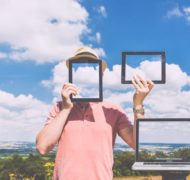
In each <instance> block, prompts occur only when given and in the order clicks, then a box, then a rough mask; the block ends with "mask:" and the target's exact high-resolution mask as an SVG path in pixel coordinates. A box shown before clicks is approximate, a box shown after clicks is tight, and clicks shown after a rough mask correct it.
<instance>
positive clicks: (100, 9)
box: [97, 5, 107, 17]
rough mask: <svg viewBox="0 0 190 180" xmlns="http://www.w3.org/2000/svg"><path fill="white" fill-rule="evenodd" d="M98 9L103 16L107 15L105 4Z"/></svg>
mask: <svg viewBox="0 0 190 180" xmlns="http://www.w3.org/2000/svg"><path fill="white" fill-rule="evenodd" d="M97 11H98V13H99V14H100V15H102V16H103V17H107V12H106V8H105V6H103V5H101V6H99V7H98V8H97Z"/></svg>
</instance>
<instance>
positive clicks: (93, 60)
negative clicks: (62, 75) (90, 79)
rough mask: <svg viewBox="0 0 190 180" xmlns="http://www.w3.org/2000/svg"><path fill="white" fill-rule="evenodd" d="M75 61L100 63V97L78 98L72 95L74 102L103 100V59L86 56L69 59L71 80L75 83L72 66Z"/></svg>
mask: <svg viewBox="0 0 190 180" xmlns="http://www.w3.org/2000/svg"><path fill="white" fill-rule="evenodd" d="M74 63H78V64H79V63H81V64H82V63H94V64H97V65H99V97H98V98H76V97H73V96H72V95H71V101H72V102H100V101H102V100H103V92H102V84H103V78H102V75H103V74H102V60H99V59H90V58H89V59H88V58H86V57H85V59H84V58H81V59H72V60H69V82H70V83H73V72H72V66H73V64H74Z"/></svg>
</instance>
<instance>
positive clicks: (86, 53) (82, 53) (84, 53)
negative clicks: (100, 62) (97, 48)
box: [76, 52, 98, 59]
mask: <svg viewBox="0 0 190 180" xmlns="http://www.w3.org/2000/svg"><path fill="white" fill-rule="evenodd" d="M78 55H90V56H94V57H95V58H97V59H98V57H97V56H95V55H94V54H92V53H89V52H81V53H78V54H76V56H78Z"/></svg>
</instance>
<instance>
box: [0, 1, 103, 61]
mask: <svg viewBox="0 0 190 180" xmlns="http://www.w3.org/2000/svg"><path fill="white" fill-rule="evenodd" d="M0 4H1V6H0V26H1V28H0V43H8V44H9V45H10V46H11V49H12V51H11V52H10V53H9V57H10V58H12V59H14V60H18V61H23V60H29V59H30V60H35V61H36V62H37V63H44V62H55V61H60V60H62V59H66V58H68V57H70V56H71V55H72V54H73V52H74V51H75V50H76V49H78V48H79V47H81V46H83V43H82V41H81V37H83V36H84V35H88V34H89V33H91V29H90V28H89V27H88V26H87V20H88V16H89V14H88V12H87V11H86V9H85V8H84V7H83V6H82V5H81V4H80V3H79V2H78V1H76V0H56V1H54V0H46V1H44V0H33V1H25V0H16V1H11V0H7V1H4V0H0ZM96 39H97V41H98V42H100V40H101V35H100V33H97V34H96ZM98 50H99V51H100V53H101V55H102V54H104V53H105V52H104V50H103V49H101V48H100V49H98Z"/></svg>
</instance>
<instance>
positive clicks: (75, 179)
mask: <svg viewBox="0 0 190 180" xmlns="http://www.w3.org/2000/svg"><path fill="white" fill-rule="evenodd" d="M60 108H61V102H58V103H56V104H55V106H53V108H52V110H51V111H50V113H49V116H48V119H47V121H46V123H45V125H47V124H49V123H51V122H52V121H53V120H54V119H55V117H56V115H57V114H58V113H59V111H60ZM130 126H131V123H130V121H129V120H128V118H127V116H126V115H125V113H124V111H123V110H122V109H121V108H119V107H118V106H116V105H113V104H112V103H110V102H98V103H97V102H94V103H89V107H88V108H87V109H86V110H84V109H82V108H81V107H80V106H79V105H78V104H77V103H76V104H74V107H73V108H72V110H71V112H70V114H69V116H68V119H67V122H66V125H65V127H64V129H63V132H62V134H61V137H60V139H59V142H58V149H57V154H56V159H55V167H54V175H53V180H111V179H112V178H113V173H112V166H113V146H114V143H115V138H116V134H117V132H118V131H119V130H120V129H123V128H126V127H130Z"/></svg>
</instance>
